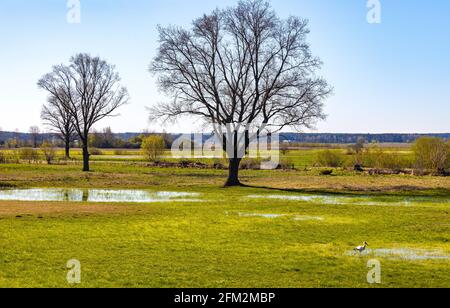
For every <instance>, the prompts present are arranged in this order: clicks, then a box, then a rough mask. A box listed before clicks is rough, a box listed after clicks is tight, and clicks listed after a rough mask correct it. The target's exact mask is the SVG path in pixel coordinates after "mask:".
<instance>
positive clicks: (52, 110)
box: [41, 93, 76, 159]
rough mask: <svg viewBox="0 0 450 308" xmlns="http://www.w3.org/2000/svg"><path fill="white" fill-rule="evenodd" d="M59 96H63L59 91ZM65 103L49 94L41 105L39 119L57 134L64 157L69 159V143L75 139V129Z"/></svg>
mask: <svg viewBox="0 0 450 308" xmlns="http://www.w3.org/2000/svg"><path fill="white" fill-rule="evenodd" d="M60 98H63V93H61V95H60ZM66 105H67V103H61V102H60V101H59V99H58V98H57V97H54V96H50V97H49V98H48V102H47V104H46V105H44V106H43V107H42V111H41V119H42V120H43V121H44V123H45V124H46V125H47V126H48V127H50V128H51V130H52V131H53V132H55V133H57V135H58V136H59V138H60V139H61V141H62V142H63V143H64V148H65V156H66V159H70V144H71V143H72V142H73V141H75V138H76V130H75V126H74V121H73V118H72V116H71V114H70V111H69V110H67V109H66Z"/></svg>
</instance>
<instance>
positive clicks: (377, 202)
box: [247, 195, 450, 206]
mask: <svg viewBox="0 0 450 308" xmlns="http://www.w3.org/2000/svg"><path fill="white" fill-rule="evenodd" d="M247 198H250V199H266V200H269V199H272V200H285V201H299V202H308V203H316V204H327V205H351V204H355V205H367V206H383V205H384V206H412V205H413V204H414V203H439V204H442V203H443V204H450V199H448V198H440V197H397V196H380V197H373V196H333V195H296V196H293V195H250V196H247Z"/></svg>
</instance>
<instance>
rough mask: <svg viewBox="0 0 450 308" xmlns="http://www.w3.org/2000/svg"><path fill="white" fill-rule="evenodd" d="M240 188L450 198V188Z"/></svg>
mask: <svg viewBox="0 0 450 308" xmlns="http://www.w3.org/2000/svg"><path fill="white" fill-rule="evenodd" d="M240 187H245V188H253V189H264V190H268V191H278V192H287V193H297V194H327V195H336V196H361V195H364V196H386V195H389V196H394V197H395V196H397V197H402V196H411V197H426V196H428V197H450V188H436V189H424V188H423V187H417V186H390V187H386V188H383V189H378V188H377V189H371V188H367V189H366V188H361V189H357V188H356V189H351V188H348V189H345V190H333V189H327V188H324V189H307V188H303V189H300V188H279V187H269V186H258V185H248V184H242V185H241V186H240Z"/></svg>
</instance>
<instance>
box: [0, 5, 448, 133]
mask: <svg viewBox="0 0 450 308" xmlns="http://www.w3.org/2000/svg"><path fill="white" fill-rule="evenodd" d="M234 3H235V1H231V0H133V1H129V0H81V5H82V8H81V13H82V16H81V24H78V25H73V24H68V23H67V22H66V14H67V8H66V0H39V1H33V0H0V106H1V109H0V127H1V128H3V130H15V129H16V128H17V129H19V130H21V131H25V130H27V129H28V127H29V126H31V125H41V122H40V119H39V114H40V109H41V105H42V104H43V103H44V102H45V99H46V94H45V93H43V92H41V91H40V90H38V89H37V86H36V82H37V80H38V79H39V77H41V76H42V75H43V74H44V73H46V72H48V71H49V70H50V68H51V66H52V65H54V64H59V63H63V62H67V60H68V59H69V58H70V56H71V55H73V54H75V53H77V52H89V53H91V54H93V55H99V56H101V57H103V58H105V59H107V60H108V61H110V62H112V63H114V64H116V65H117V68H118V70H119V71H120V74H121V76H122V79H123V83H124V84H125V85H126V86H127V87H128V89H129V92H130V95H131V98H132V100H131V103H130V104H129V105H127V106H125V107H123V108H122V110H121V111H120V113H121V116H120V117H118V118H114V119H111V120H106V121H104V122H102V123H100V125H99V126H98V127H99V128H101V127H104V126H108V125H109V126H111V127H112V128H113V130H114V131H116V132H118V131H141V130H142V129H144V128H148V127H150V128H153V129H155V130H160V129H158V127H157V126H154V125H153V126H152V125H150V124H149V123H148V121H147V114H146V111H145V106H150V105H152V104H155V103H157V102H158V101H160V100H161V99H163V97H161V95H159V94H158V91H157V89H156V86H155V83H154V80H153V79H152V77H151V75H150V74H149V73H148V72H147V67H148V64H149V63H150V61H151V59H152V57H153V56H154V54H155V50H156V48H157V32H156V26H157V25H158V24H162V25H166V24H177V25H188V24H189V23H190V21H191V20H193V19H194V18H196V17H198V16H200V15H201V14H203V13H205V12H209V11H211V10H212V9H214V8H216V7H223V6H228V5H232V4H234ZM366 3H367V1H366V0H344V1H343V0H273V1H272V5H273V7H274V8H275V9H276V11H277V12H278V13H279V15H280V16H282V17H287V16H289V15H297V16H301V17H304V18H308V19H309V20H310V27H311V35H310V37H309V41H310V43H311V44H312V49H313V51H314V53H315V54H316V55H318V56H320V57H321V58H322V60H323V61H324V68H323V70H322V75H323V76H324V77H325V78H327V79H328V81H329V82H330V83H331V84H332V85H333V86H334V88H335V94H334V96H333V97H332V98H330V99H329V100H328V101H327V102H326V104H327V107H326V112H327V114H328V115H329V117H328V119H327V121H325V122H322V123H320V124H319V125H318V132H361V133H367V132H370V133H381V132H450V120H449V118H450V18H449V17H448V16H449V15H450V1H448V0H434V1H423V0H422V1H419V0H381V4H382V20H381V24H378V25H374V24H369V23H368V22H367V21H366V14H367V11H368V9H367V8H366ZM166 129H167V130H168V131H182V130H184V131H190V130H191V127H190V125H189V123H187V122H183V123H180V125H178V126H172V127H166Z"/></svg>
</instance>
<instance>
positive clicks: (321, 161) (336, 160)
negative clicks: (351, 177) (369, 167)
mask: <svg viewBox="0 0 450 308" xmlns="http://www.w3.org/2000/svg"><path fill="white" fill-rule="evenodd" d="M343 164H344V158H343V156H342V154H341V153H338V152H336V151H331V150H325V151H320V152H319V153H317V165H319V166H320V167H333V168H337V167H342V166H343Z"/></svg>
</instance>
